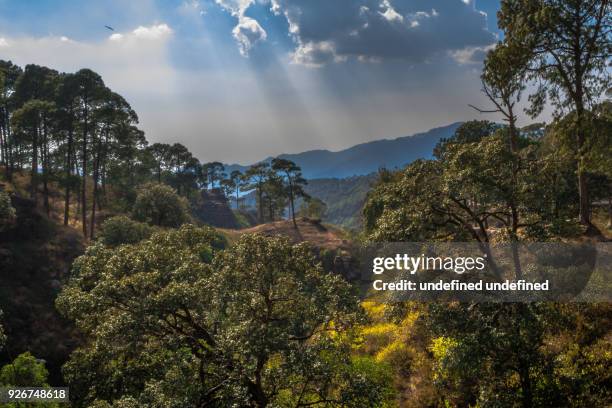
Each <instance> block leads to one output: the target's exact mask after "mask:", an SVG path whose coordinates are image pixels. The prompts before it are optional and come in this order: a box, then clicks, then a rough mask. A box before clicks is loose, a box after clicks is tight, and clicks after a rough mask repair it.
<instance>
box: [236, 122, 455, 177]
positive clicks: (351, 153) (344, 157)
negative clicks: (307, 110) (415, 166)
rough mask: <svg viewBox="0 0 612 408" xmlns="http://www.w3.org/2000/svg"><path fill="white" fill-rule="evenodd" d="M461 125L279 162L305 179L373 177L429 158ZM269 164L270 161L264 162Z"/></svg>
mask: <svg viewBox="0 0 612 408" xmlns="http://www.w3.org/2000/svg"><path fill="white" fill-rule="evenodd" d="M459 125H461V123H460V122H457V123H453V124H451V125H448V126H443V127H438V128H434V129H431V130H429V131H427V132H424V133H418V134H415V135H413V136H404V137H398V138H397V139H384V140H376V141H374V142H368V143H362V144H358V145H355V146H353V147H350V148H348V149H345V150H340V151H337V152H332V151H329V150H310V151H307V152H303V153H297V154H282V155H280V156H278V157H279V158H283V159H287V160H291V161H293V162H295V163H296V164H297V165H298V166H300V167H301V168H302V174H303V175H304V177H305V178H307V179H319V178H346V177H352V176H360V175H366V174H370V173H373V172H375V171H377V170H378V169H380V168H387V169H395V168H401V167H403V166H405V165H406V164H408V163H411V162H412V161H414V160H416V159H421V158H429V157H431V156H432V151H433V148H434V147H435V145H436V143H438V141H439V140H440V139H441V138H446V137H450V136H452V135H453V134H454V133H455V130H456V129H457V128H458V127H459ZM271 160H272V157H269V158H267V159H265V160H262V161H265V162H269V161H271ZM247 168H248V166H241V165H239V164H232V165H226V166H225V171H226V172H227V173H228V174H229V173H230V172H232V171H234V170H240V171H245V170H246V169H247Z"/></svg>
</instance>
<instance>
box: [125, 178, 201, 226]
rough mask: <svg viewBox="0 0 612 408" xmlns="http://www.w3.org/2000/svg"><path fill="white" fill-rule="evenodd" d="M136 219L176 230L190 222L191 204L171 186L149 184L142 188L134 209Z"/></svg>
mask: <svg viewBox="0 0 612 408" xmlns="http://www.w3.org/2000/svg"><path fill="white" fill-rule="evenodd" d="M132 214H133V217H134V219H136V220H137V221H142V222H146V223H148V224H149V225H155V226H158V227H170V228H176V227H178V226H180V225H182V224H184V223H186V222H188V221H189V218H190V217H189V203H188V202H187V200H185V198H183V197H180V196H179V195H178V194H177V193H176V192H175V191H174V190H173V189H172V187H170V186H167V185H164V184H157V183H148V184H145V185H143V186H142V187H141V188H140V191H139V193H138V195H137V196H136V201H135V202H134V208H133V210H132Z"/></svg>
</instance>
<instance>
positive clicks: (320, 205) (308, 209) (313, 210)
mask: <svg viewBox="0 0 612 408" xmlns="http://www.w3.org/2000/svg"><path fill="white" fill-rule="evenodd" d="M326 210H327V205H326V204H325V203H324V202H323V201H321V200H319V199H318V198H314V197H309V198H307V199H305V200H304V201H302V206H301V207H300V210H299V212H298V213H299V215H301V216H303V217H309V218H318V219H321V218H323V217H324V216H325V211H326Z"/></svg>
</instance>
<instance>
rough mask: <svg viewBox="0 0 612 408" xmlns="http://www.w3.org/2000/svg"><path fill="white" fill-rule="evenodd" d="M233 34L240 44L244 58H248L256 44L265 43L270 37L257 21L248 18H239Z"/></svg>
mask: <svg viewBox="0 0 612 408" xmlns="http://www.w3.org/2000/svg"><path fill="white" fill-rule="evenodd" d="M232 34H233V35H234V38H235V39H236V41H237V42H238V47H239V49H240V54H241V55H242V56H243V57H248V56H249V51H250V50H251V48H253V46H254V45H255V43H257V42H258V41H265V40H266V38H267V36H268V35H267V33H266V31H265V30H264V29H263V28H262V27H261V26H260V25H259V23H258V22H257V21H256V20H254V19H252V18H250V17H246V16H240V17H239V19H238V25H236V27H234V29H233V30H232Z"/></svg>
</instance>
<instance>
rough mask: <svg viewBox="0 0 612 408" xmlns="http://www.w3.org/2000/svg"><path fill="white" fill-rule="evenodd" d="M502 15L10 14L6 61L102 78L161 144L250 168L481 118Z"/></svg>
mask: <svg viewBox="0 0 612 408" xmlns="http://www.w3.org/2000/svg"><path fill="white" fill-rule="evenodd" d="M498 3H499V2H498V1H497V0H476V1H474V0H199V1H197V0H157V1H156V0H130V1H125V0H99V1H82V0H32V1H23V0H0V58H2V59H10V60H13V62H15V63H17V64H19V65H25V64H27V63H37V64H44V65H47V66H50V67H52V68H55V69H57V70H60V71H76V70H78V69H79V68H82V67H88V68H91V69H93V70H95V71H97V72H99V73H100V74H101V75H102V77H103V79H104V80H105V82H106V84H107V85H108V86H109V87H111V88H112V89H113V90H115V91H117V92H119V93H120V94H122V95H124V96H125V97H126V98H127V99H128V100H129V101H130V103H131V104H132V106H133V107H134V108H135V110H136V111H137V112H138V114H139V116H140V122H141V127H142V128H143V129H144V130H145V131H146V133H147V137H148V139H149V140H150V141H152V142H157V141H163V142H175V141H178V142H181V143H183V144H185V145H186V146H187V147H188V148H189V149H190V150H191V151H193V152H194V153H195V154H196V156H198V157H199V158H200V159H201V160H203V161H209V160H221V161H224V162H240V163H251V162H254V161H257V160H260V159H263V158H264V157H267V156H270V155H276V154H279V153H285V152H286V153H296V152H300V151H304V150H310V149H317V148H325V149H331V150H338V149H342V148H346V147H349V146H352V145H354V144H357V143H361V142H365V141H368V140H375V139H381V138H394V137H398V136H404V135H409V134H412V133H415V132H418V131H423V130H427V129H429V128H432V127H436V126H441V125H446V124H448V123H451V122H454V121H458V120H466V119H471V118H477V117H478V114H477V113H475V112H474V111H473V110H471V108H469V107H468V104H469V103H471V104H481V105H483V106H486V101H485V100H484V98H483V96H482V95H481V94H480V92H479V89H480V84H479V78H478V76H479V71H480V68H481V62H482V58H483V56H484V54H485V52H486V50H487V49H488V47H490V46H491V45H492V44H494V43H495V41H496V40H497V39H498V36H499V33H498V31H497V29H496V22H495V12H496V11H497V8H498V6H499V4H498ZM105 25H109V26H112V27H113V28H114V31H110V30H108V29H106V28H105V27H104V26H105Z"/></svg>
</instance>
